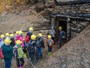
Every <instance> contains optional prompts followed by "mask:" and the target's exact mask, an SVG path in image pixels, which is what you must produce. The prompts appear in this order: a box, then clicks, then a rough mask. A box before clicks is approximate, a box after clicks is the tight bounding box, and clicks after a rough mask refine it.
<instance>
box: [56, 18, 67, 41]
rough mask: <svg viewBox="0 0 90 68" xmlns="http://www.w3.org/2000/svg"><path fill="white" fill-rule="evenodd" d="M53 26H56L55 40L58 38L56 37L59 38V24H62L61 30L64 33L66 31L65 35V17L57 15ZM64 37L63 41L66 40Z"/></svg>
mask: <svg viewBox="0 0 90 68" xmlns="http://www.w3.org/2000/svg"><path fill="white" fill-rule="evenodd" d="M55 26H56V28H55V29H56V37H57V38H56V40H58V38H59V29H58V28H59V26H62V30H63V31H65V33H66V36H67V18H60V17H58V18H57V19H56V24H55ZM66 39H67V37H66ZM66 39H65V41H66Z"/></svg>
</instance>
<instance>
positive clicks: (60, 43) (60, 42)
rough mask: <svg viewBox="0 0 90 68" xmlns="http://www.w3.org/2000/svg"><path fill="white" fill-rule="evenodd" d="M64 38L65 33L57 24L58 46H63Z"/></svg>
mask: <svg viewBox="0 0 90 68" xmlns="http://www.w3.org/2000/svg"><path fill="white" fill-rule="evenodd" d="M65 38H66V33H65V32H64V31H63V30H62V27H61V26H59V46H60V48H61V47H62V46H63V45H62V43H63V40H64V39H65Z"/></svg>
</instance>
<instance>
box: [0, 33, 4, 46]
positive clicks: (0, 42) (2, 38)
mask: <svg viewBox="0 0 90 68" xmlns="http://www.w3.org/2000/svg"><path fill="white" fill-rule="evenodd" d="M4 38H5V36H4V34H2V35H1V36H0V48H1V47H2V45H3V44H4V41H3V40H4Z"/></svg>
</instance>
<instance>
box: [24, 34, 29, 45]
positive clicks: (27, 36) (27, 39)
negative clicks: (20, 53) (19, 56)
mask: <svg viewBox="0 0 90 68" xmlns="http://www.w3.org/2000/svg"><path fill="white" fill-rule="evenodd" d="M29 41H30V39H29V34H28V33H27V35H26V36H25V43H28V42H29Z"/></svg>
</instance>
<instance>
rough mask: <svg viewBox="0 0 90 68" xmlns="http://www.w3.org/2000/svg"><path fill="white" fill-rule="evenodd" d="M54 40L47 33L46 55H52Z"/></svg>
mask: <svg viewBox="0 0 90 68" xmlns="http://www.w3.org/2000/svg"><path fill="white" fill-rule="evenodd" d="M53 44H54V41H53V40H52V36H51V35H48V39H47V45H48V56H51V55H52V47H53Z"/></svg>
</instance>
